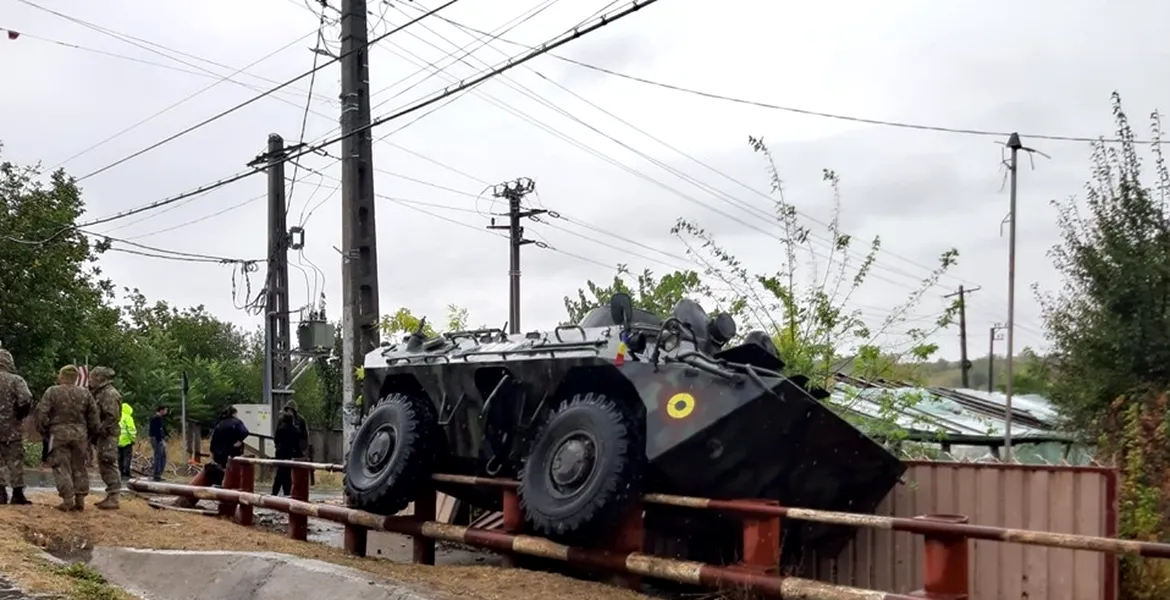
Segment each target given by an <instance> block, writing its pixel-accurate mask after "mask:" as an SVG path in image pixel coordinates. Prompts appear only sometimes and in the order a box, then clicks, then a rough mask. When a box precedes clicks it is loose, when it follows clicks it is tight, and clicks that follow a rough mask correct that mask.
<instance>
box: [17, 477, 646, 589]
mask: <svg viewBox="0 0 1170 600" xmlns="http://www.w3.org/2000/svg"><path fill="white" fill-rule="evenodd" d="M99 498H100V494H99V495H91V496H90V503H92V502H95V501H97V500H98V499H99ZM32 500H33V502H34V504H33V505H32V506H0V572H2V573H4V574H6V575H7V576H8V577H10V578H12V579H13V580H15V581H16V582H18V583H19V584H21V585H22V586H24V587H25V588H26V589H28V590H29V591H30V592H34V593H37V592H56V593H64V594H66V595H69V596H73V597H79V596H78V593H79V592H78V590H77V585H76V583H77V582H76V579H74V578H71V577H69V576H68V575H66V574H63V573H61V572H60V571H61V570H60V569H59V568H55V567H54V566H53V565H52V564H51V563H49V562H48V561H46V560H45V559H44V558H43V557H42V556H41V555H40V553H39V551H38V550H37V547H39V548H42V549H44V550H47V551H49V552H50V553H51V554H54V555H56V556H59V557H63V558H66V559H84V558H85V557H86V554H87V552H88V551H89V550H90V549H92V548H93V547H94V546H122V547H133V548H156V549H174V550H237V551H265V552H283V553H287V554H292V555H296V556H301V557H304V558H311V559H317V560H323V561H327V562H331V563H335V564H339V565H344V566H348V567H354V568H358V569H362V570H365V571H368V572H371V573H376V574H379V575H382V576H384V577H387V578H390V579H395V580H399V581H403V582H407V583H415V584H420V585H423V586H426V587H429V588H431V589H435V590H440V591H446V592H450V593H453V594H456V595H458V596H460V597H463V598H469V599H474V600H505V599H507V600H528V599H532V600H536V599H545V598H574V599H581V600H634V599H645V598H649V596H645V595H642V594H636V593H634V592H631V591H628V590H623V589H620V588H616V587H611V586H607V585H604V584H600V583H593V582H587V581H580V580H576V579H571V578H568V577H563V576H560V575H554V574H549V573H541V572H535V571H525V570H521V569H504V568H499V567H492V566H437V567H430V566H425V565H413V564H404V563H396V562H392V561H388V560H383V559H373V558H365V559H360V558H354V557H351V556H348V555H346V554H345V553H344V552H343V551H342V550H340V549H337V548H332V547H329V546H326V545H324V544H317V543H309V542H294V541H292V540H289V539H287V538H285V537H283V536H282V535H280V534H277V533H273V532H271V531H265V530H263V529H259V528H251V529H246V528H243V527H240V526H239V525H236V524H234V523H231V522H230V521H226V520H220V519H215V518H212V517H205V516H200V515H197V514H187V513H179V512H174V511H164V510H158V509H154V508H151V507H149V506H147V505H146V502H145V501H144V500H142V499H139V498H134V497H124V499H123V502H122V508H121V509H120V510H117V511H98V510H95V509H93V508H92V507H87V509H86V511H85V512H84V513H80V514H78V513H68V514H66V513H61V512H58V511H56V510H54V509H53V508H52V506H53V505H55V504H56V503H57V502H58V501H59V499H58V498H57V497H56V496H55V495H50V494H45V493H40V494H33V495H32Z"/></svg>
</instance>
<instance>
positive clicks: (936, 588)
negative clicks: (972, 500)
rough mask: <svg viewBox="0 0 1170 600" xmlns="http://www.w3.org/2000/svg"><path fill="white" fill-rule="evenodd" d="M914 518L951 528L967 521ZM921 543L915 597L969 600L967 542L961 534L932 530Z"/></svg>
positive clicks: (949, 517) (952, 517)
mask: <svg viewBox="0 0 1170 600" xmlns="http://www.w3.org/2000/svg"><path fill="white" fill-rule="evenodd" d="M914 518H915V519H921V520H923V521H934V522H936V523H947V524H952V525H959V524H964V523H967V521H968V519H967V517H965V516H963V515H922V516H918V517H914ZM922 541H923V544H922V545H923V557H922V590H920V591H919V592H918V594H919V595H922V596H924V597H926V598H931V599H932V600H968V599H969V598H970V597H971V584H970V573H969V563H968V552H969V547H970V544H971V542H970V540H968V539H967V537H966V536H964V535H960V534H956V533H949V532H944V531H936V532H930V533H924V534H923V536H922Z"/></svg>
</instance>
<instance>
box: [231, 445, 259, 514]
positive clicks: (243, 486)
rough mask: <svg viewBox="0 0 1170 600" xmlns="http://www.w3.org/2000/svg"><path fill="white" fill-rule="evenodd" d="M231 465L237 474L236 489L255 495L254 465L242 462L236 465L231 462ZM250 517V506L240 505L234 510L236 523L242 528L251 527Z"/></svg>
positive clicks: (234, 462) (251, 512)
mask: <svg viewBox="0 0 1170 600" xmlns="http://www.w3.org/2000/svg"><path fill="white" fill-rule="evenodd" d="M231 464H232V465H234V466H235V467H236V469H237V470H238V472H239V475H238V479H237V480H236V484H237V489H239V490H240V491H241V492H247V493H249V494H254V493H256V465H253V464H251V463H244V462H241V463H237V462H236V461H232V462H231ZM252 515H253V511H252V505H251V504H240V505H239V507H238V508H237V509H236V521H237V522H238V523H239V524H240V525H243V526H244V527H251V526H252Z"/></svg>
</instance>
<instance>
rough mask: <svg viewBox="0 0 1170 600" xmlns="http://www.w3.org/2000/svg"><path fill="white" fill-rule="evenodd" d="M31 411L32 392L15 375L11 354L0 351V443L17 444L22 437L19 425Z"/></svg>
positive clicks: (21, 379)
mask: <svg viewBox="0 0 1170 600" xmlns="http://www.w3.org/2000/svg"><path fill="white" fill-rule="evenodd" d="M31 409H32V392H30V391H29V389H28V383H26V382H25V380H24V378H23V377H21V376H20V375H17V374H16V363H15V361H14V360H13V359H12V353H11V352H9V351H7V350H4V349H0V442H19V441H21V440H22V439H23V437H24V435H23V432H22V431H21V427H20V424H21V422H22V421H23V420H24V417H26V416H27V415H28V412H29V410H31Z"/></svg>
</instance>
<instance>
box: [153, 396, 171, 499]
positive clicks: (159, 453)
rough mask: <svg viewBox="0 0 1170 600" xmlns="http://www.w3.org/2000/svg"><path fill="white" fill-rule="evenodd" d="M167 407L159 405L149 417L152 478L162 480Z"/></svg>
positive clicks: (165, 464) (165, 444)
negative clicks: (152, 462) (152, 453)
mask: <svg viewBox="0 0 1170 600" xmlns="http://www.w3.org/2000/svg"><path fill="white" fill-rule="evenodd" d="M166 417H167V407H165V406H162V405H159V406H158V407H156V408H155V409H154V416H153V417H151V418H150V445H151V446H152V447H153V448H154V480H155V481H162V474H163V470H164V469H166V468H167V424H166Z"/></svg>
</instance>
